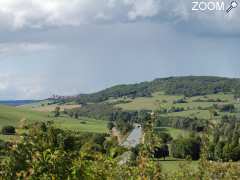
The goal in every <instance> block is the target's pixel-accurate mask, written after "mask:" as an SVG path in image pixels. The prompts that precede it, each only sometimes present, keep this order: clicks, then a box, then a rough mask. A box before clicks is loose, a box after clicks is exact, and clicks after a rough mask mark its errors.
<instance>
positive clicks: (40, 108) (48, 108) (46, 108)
mask: <svg viewBox="0 0 240 180" xmlns="http://www.w3.org/2000/svg"><path fill="white" fill-rule="evenodd" d="M56 107H60V111H64V109H74V108H80V107H81V105H79V104H75V105H57V104H53V105H44V106H38V107H34V106H33V107H30V109H32V110H35V111H40V112H52V111H54V110H55V109H56Z"/></svg>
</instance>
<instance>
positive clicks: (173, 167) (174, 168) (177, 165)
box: [160, 157, 198, 173]
mask: <svg viewBox="0 0 240 180" xmlns="http://www.w3.org/2000/svg"><path fill="white" fill-rule="evenodd" d="M185 163H186V164H188V165H189V166H190V167H191V168H192V169H193V170H196V171H197V168H198V161H185V160H181V159H174V158H171V157H169V158H166V160H165V161H164V160H163V159H161V160H160V165H161V168H162V171H163V172H166V173H177V172H178V171H180V170H181V165H183V164H185Z"/></svg>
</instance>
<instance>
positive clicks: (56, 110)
mask: <svg viewBox="0 0 240 180" xmlns="http://www.w3.org/2000/svg"><path fill="white" fill-rule="evenodd" d="M59 116H60V107H59V106H57V107H56V108H55V110H54V117H59Z"/></svg>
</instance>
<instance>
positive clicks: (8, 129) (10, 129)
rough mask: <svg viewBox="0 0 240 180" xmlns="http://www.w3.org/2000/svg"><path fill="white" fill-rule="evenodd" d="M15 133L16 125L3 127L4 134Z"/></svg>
mask: <svg viewBox="0 0 240 180" xmlns="http://www.w3.org/2000/svg"><path fill="white" fill-rule="evenodd" d="M15 133H16V131H15V127H13V126H4V127H3V128H2V134H4V135H13V134H15Z"/></svg>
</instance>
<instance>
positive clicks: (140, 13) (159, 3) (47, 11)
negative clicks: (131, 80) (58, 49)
mask: <svg viewBox="0 0 240 180" xmlns="http://www.w3.org/2000/svg"><path fill="white" fill-rule="evenodd" d="M203 1H205V2H209V1H210V0H203ZM216 2H217V1H216ZM218 2H222V1H220V0H219V1H218ZM223 2H225V4H226V6H228V4H229V1H228V0H223ZM239 16H240V10H239V9H234V11H232V12H231V13H230V14H228V15H226V13H225V12H224V11H221V12H218V11H211V12H210V11H209V12H199V11H192V1H191V0H167V1H166V0H72V1H69V0H61V1H59V0H48V1H42V0H1V1H0V23H1V25H2V27H1V28H2V29H6V28H10V29H14V30H19V29H23V28H35V29H39V28H40V29H41V28H46V27H59V26H80V25H82V24H96V23H97V24H99V23H119V22H136V21H143V20H147V21H149V20H150V21H154V22H156V23H161V22H170V23H171V24H173V25H180V26H181V25H185V26H187V28H189V29H191V30H192V31H194V30H195V31H197V29H199V28H202V29H203V30H202V31H205V32H208V31H210V32H213V31H218V32H220V33H226V34H231V33H236V32H237V33H238V32H239V31H240V20H239V18H238V17H239ZM195 27H196V28H195ZM187 28H186V29H187Z"/></svg>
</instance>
